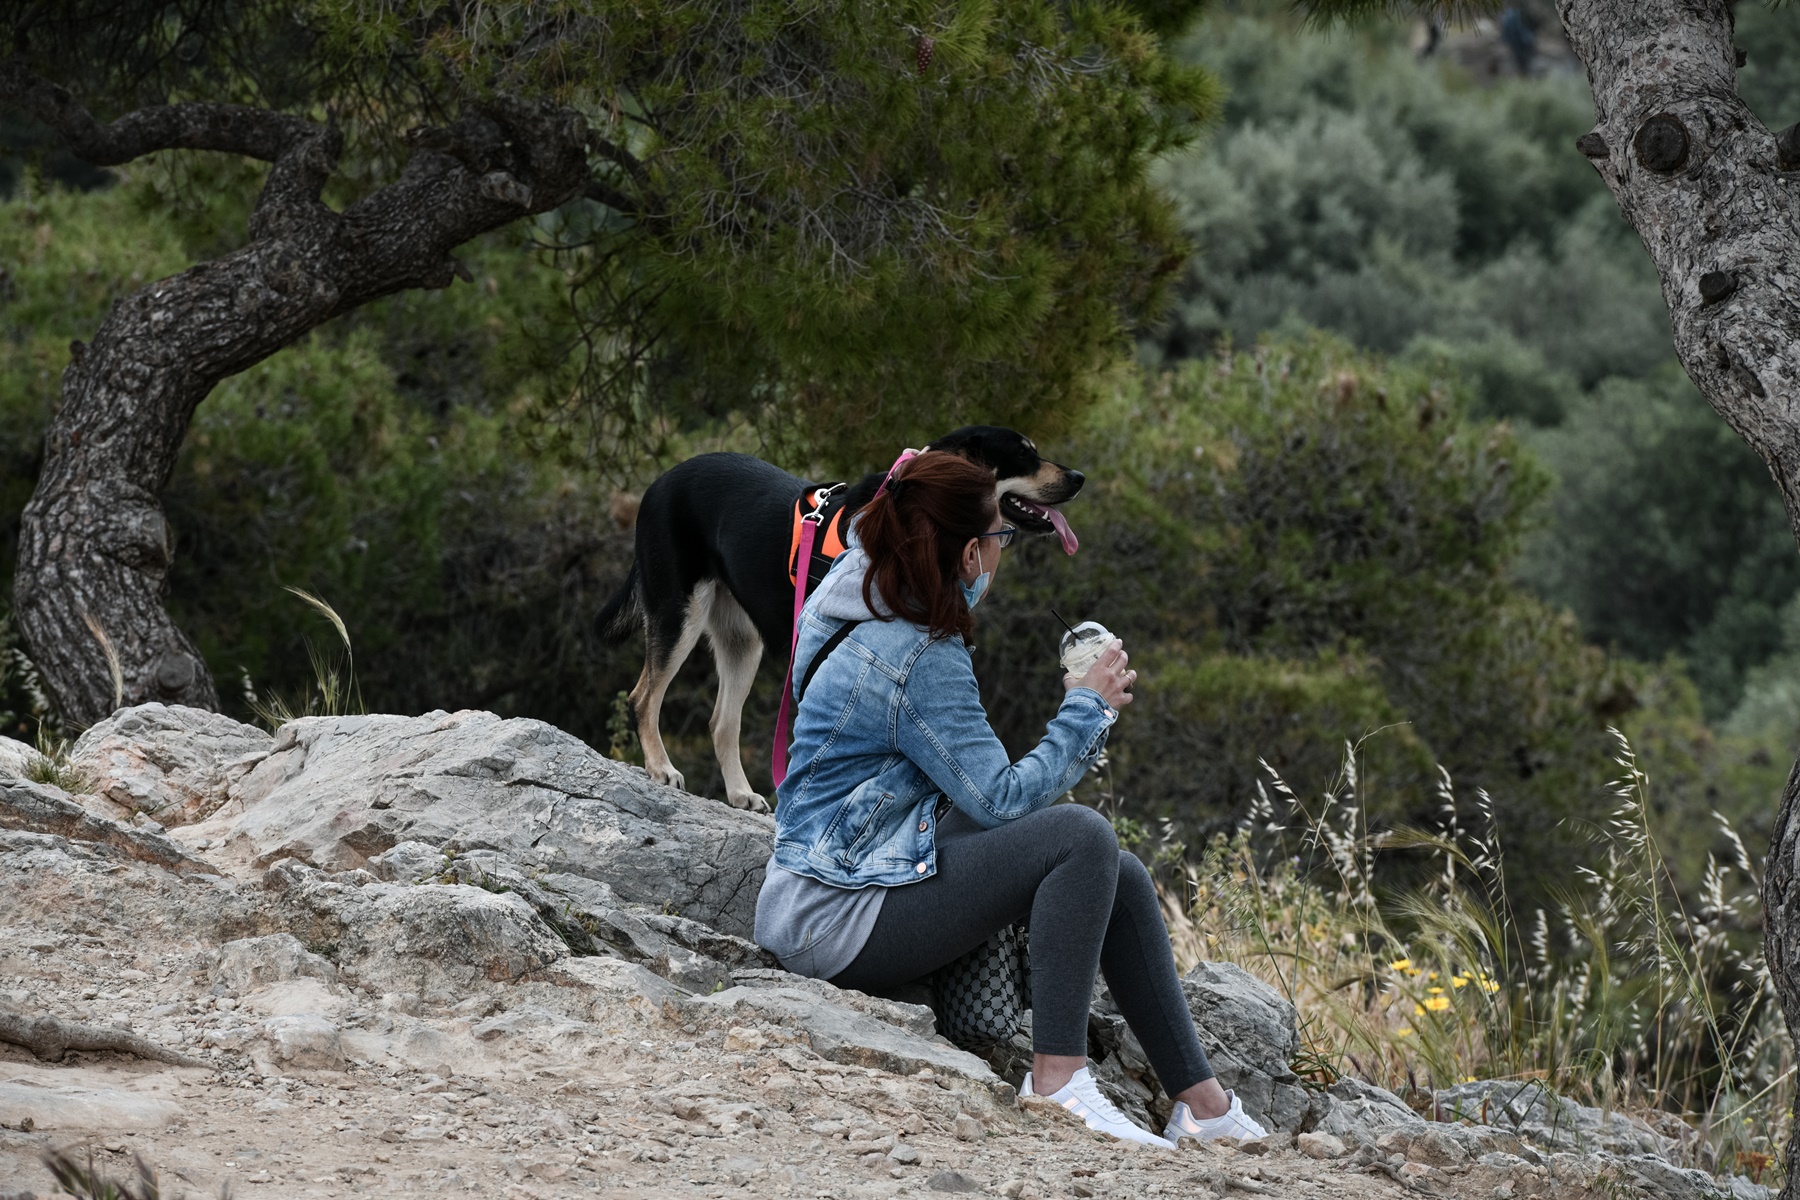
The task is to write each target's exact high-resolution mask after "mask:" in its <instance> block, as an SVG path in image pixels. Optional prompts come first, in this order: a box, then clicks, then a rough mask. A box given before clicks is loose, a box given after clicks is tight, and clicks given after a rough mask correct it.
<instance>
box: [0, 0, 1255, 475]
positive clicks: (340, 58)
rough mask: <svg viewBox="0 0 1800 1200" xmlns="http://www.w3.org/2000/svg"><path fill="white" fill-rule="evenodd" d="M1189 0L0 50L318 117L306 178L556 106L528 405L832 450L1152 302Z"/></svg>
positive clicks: (82, 20)
mask: <svg viewBox="0 0 1800 1200" xmlns="http://www.w3.org/2000/svg"><path fill="white" fill-rule="evenodd" d="M1194 7H1195V5H1194V4H1192V3H1190V2H1187V0H1174V2H1166V0H1165V2H1162V3H1152V4H1148V5H1147V6H1146V7H1145V8H1144V9H1143V10H1142V11H1141V12H1140V11H1139V10H1138V9H1136V8H1134V7H1132V6H1129V5H1121V4H1098V3H1081V4H1074V5H1041V4H1034V3H1031V2H1029V0H884V2H881V3H871V4H857V5H814V4H803V3H793V2H767V0H728V2H717V0H650V2H635V3H628V2H626V0H530V2H526V0H454V2H451V0H308V2H305V3H300V4H297V5H296V4H276V3H269V2H264V0H246V2H245V3H242V4H220V3H218V2H217V0H178V2H176V3H165V2H164V0H154V2H153V0H70V2H69V3H66V4H58V5H49V6H46V5H27V6H25V8H24V10H23V12H22V14H21V15H19V16H17V17H14V18H12V19H11V20H10V21H8V20H7V19H4V18H0V56H12V57H17V58H19V59H21V60H22V61H23V62H25V63H26V64H27V65H28V66H30V67H31V68H32V69H34V70H36V71H38V72H39V73H40V74H42V75H44V76H45V77H46V78H49V79H51V80H52V81H54V82H59V83H62V84H64V85H66V86H68V87H69V88H70V89H71V90H72V91H73V92H74V93H75V94H76V96H77V99H79V100H81V101H82V102H84V103H87V104H89V105H91V106H92V107H94V108H95V109H96V111H97V113H99V114H100V115H102V116H104V117H112V116H116V115H118V114H120V113H122V112H126V111H130V110H131V109H132V108H134V107H136V106H139V105H142V104H146V103H157V102H165V101H171V100H175V101H179V100H211V101H224V102H230V103H238V104H250V105H256V106H259V107H269V108H277V109H282V110H285V111H291V112H296V113H299V114H303V115H306V116H308V117H311V118H313V119H317V120H326V119H329V120H331V121H333V122H335V123H336V124H337V125H338V127H339V128H340V129H342V130H343V132H344V135H345V142H346V152H345V154H344V157H343V160H342V162H341V165H340V169H339V171H338V173H337V175H336V177H335V178H334V180H333V181H332V183H331V185H330V186H329V188H328V190H327V198H328V199H329V200H331V201H332V202H334V203H337V204H343V203H346V202H349V201H351V200H354V199H355V198H357V197H359V196H360V195H362V194H365V193H367V192H368V191H370V190H371V189H372V188H374V187H378V186H380V185H381V184H383V183H385V182H388V181H390V180H391V179H392V178H393V177H394V176H395V175H396V174H397V173H398V171H399V169H400V167H401V166H402V164H403V162H404V160H405V158H406V156H407V155H408V154H410V153H413V152H414V147H413V146H412V145H411V144H409V142H408V136H409V134H410V133H412V131H415V130H417V129H418V128H420V127H424V126H435V125H442V124H445V123H447V122H449V121H450V120H453V119H457V118H460V117H466V116H467V114H469V113H470V112H479V111H480V110H481V106H483V105H490V104H501V103H527V104H535V103H546V102H554V103H557V104H561V105H565V106H568V107H569V108H571V109H573V110H574V111H575V112H576V113H578V114H579V115H580V118H581V119H582V120H583V121H585V123H586V124H587V126H588V131H589V145H590V147H591V161H592V165H593V169H594V173H595V176H594V182H593V184H592V185H591V186H590V188H589V191H588V194H587V196H586V197H585V198H584V199H581V200H578V201H575V202H572V203H571V204H568V205H565V206H564V207H563V208H562V209H560V210H558V211H557V212H555V213H552V214H547V215H546V216H544V217H541V218H539V219H537V220H536V221H534V222H532V223H531V225H530V227H529V229H528V231H527V232H528V234H529V237H530V239H531V240H532V241H533V242H535V243H536V244H537V245H538V247H539V248H540V249H541V250H542V251H543V252H544V253H545V254H547V255H548V256H550V257H551V258H552V260H553V261H554V262H555V263H556V265H557V266H558V267H560V268H561V270H562V271H563V273H564V277H565V282H566V285H567V294H566V300H567V303H566V305H565V308H564V310H563V311H562V312H560V313H558V314H556V316H555V319H553V320H550V321H547V322H544V323H543V324H542V325H541V326H540V327H539V329H538V331H537V332H538V333H539V335H540V337H539V341H540V346H539V353H538V358H539V360H540V365H541V366H542V367H543V369H544V375H545V380H544V383H543V386H542V387H541V389H540V390H539V394H538V395H537V396H536V397H535V398H534V399H535V406H536V411H537V413H538V415H539V416H542V417H545V418H548V419H549V424H548V426H547V428H548V429H549V430H551V431H552V432H551V434H550V436H551V438H552V439H553V440H558V441H560V442H563V443H566V444H567V445H568V446H569V447H570V448H580V449H586V450H590V451H595V452H596V453H597V455H598V456H600V457H605V456H607V455H608V454H609V453H617V451H618V449H619V448H620V447H622V446H623V447H626V448H628V449H629V450H650V451H653V452H654V451H655V450H657V449H660V448H661V439H662V438H663V437H665V436H666V435H667V433H668V432H669V429H670V423H671V422H672V423H673V424H674V425H675V426H680V425H681V423H682V422H684V421H692V420H695V419H707V418H715V417H718V416H721V415H724V414H726V413H731V412H741V413H745V414H748V415H749V416H750V417H751V418H752V419H753V420H754V421H756V423H757V424H758V426H759V428H761V429H763V430H764V431H765V432H766V434H767V435H768V436H769V437H770V438H771V439H773V440H774V441H776V442H783V443H786V444H787V445H788V446H791V447H799V448H802V449H806V450H812V449H814V448H819V452H820V453H821V455H822V456H824V457H834V458H840V459H842V460H843V461H845V462H857V463H861V462H862V461H864V460H865V459H867V458H870V457H873V455H872V454H871V451H870V447H872V446H880V447H882V448H884V449H885V448H891V447H892V446H896V445H904V444H907V443H908V442H909V441H911V440H913V438H914V437H915V436H916V433H917V431H918V430H919V429H921V428H949V427H953V426H954V425H956V424H959V423H962V422H964V421H967V420H970V419H975V418H977V417H979V418H980V419H982V420H988V421H992V422H995V423H1011V424H1015V425H1018V426H1021V427H1026V428H1030V429H1032V430H1033V431H1034V432H1038V433H1051V432H1054V430H1055V428H1056V427H1057V425H1058V423H1059V421H1066V419H1067V417H1068V414H1070V413H1072V412H1074V411H1075V410H1078V409H1079V408H1080V407H1081V405H1082V403H1083V401H1084V400H1085V399H1087V398H1088V397H1090V396H1091V395H1092V393H1093V391H1094V387H1095V380H1096V372H1097V371H1099V370H1100V369H1101V368H1102V367H1104V366H1105V365H1107V364H1108V363H1110V362H1112V361H1114V360H1116V358H1117V357H1118V354H1119V352H1120V351H1121V350H1122V349H1123V348H1125V347H1126V345H1127V337H1128V333H1129V331H1130V330H1132V329H1133V328H1135V327H1137V326H1138V325H1139V324H1140V323H1141V322H1143V321H1144V320H1146V319H1148V318H1149V317H1152V316H1154V314H1155V312H1156V311H1157V309H1158V307H1159V305H1160V304H1161V302H1162V299H1163V297H1164V294H1165V291H1166V287H1167V284H1168V282H1169V281H1170V279H1171V278H1172V277H1173V276H1174V274H1175V272H1176V271H1177V270H1178V269H1179V267H1180V265H1181V263H1182V261H1183V259H1184V257H1185V244H1184V242H1183V240H1182V238H1181V236H1180V234H1179V231H1178V230H1177V229H1176V226H1175V222H1174V220H1173V217H1172V215H1171V212H1170V207H1169V204H1168V202H1167V200H1166V198H1165V197H1164V196H1163V195H1162V194H1161V193H1160V192H1159V191H1158V190H1157V189H1156V188H1155V187H1154V186H1153V185H1152V183H1151V182H1150V180H1149V178H1148V172H1149V167H1150V164H1151V162H1152V160H1153V159H1155V158H1156V157H1157V156H1159V155H1161V154H1164V153H1167V152H1168V151H1170V150H1172V149H1174V148H1176V147H1179V146H1181V145H1183V144H1184V143H1186V142H1187V141H1188V140H1189V139H1191V138H1192V137H1193V136H1194V135H1195V133H1196V132H1197V131H1198V130H1199V129H1200V128H1201V127H1202V125H1203V124H1204V122H1205V120H1206V119H1207V118H1208V117H1210V116H1211V115H1212V114H1213V112H1214V111H1215V110H1216V108H1217V106H1218V101H1219V89H1218V87H1217V85H1216V82H1215V81H1213V80H1212V78H1211V77H1210V76H1209V75H1208V74H1207V73H1206V72H1205V71H1204V70H1203V69H1200V68H1196V67H1192V66H1188V65H1185V64H1182V63H1179V62H1177V61H1175V60H1174V59H1172V58H1171V57H1169V56H1168V55H1166V54H1165V53H1164V51H1163V47H1162V43H1161V38H1160V33H1161V32H1163V31H1166V30H1171V29H1174V28H1177V27H1179V26H1180V25H1181V24H1183V23H1184V21H1185V18H1186V16H1187V15H1188V13H1189V12H1190V11H1191V10H1192V9H1193V8H1194ZM164 157H165V159H166V160H168V163H169V164H171V165H169V166H167V167H166V169H167V170H169V171H170V172H171V173H172V179H173V182H172V184H171V186H170V189H169V192H170V195H171V198H178V197H179V196H181V195H182V194H198V195H204V194H205V193H206V192H207V191H208V187H207V185H208V184H209V183H212V184H217V185H220V186H223V187H225V188H226V189H227V190H233V191H236V192H241V193H243V194H244V196H245V197H246V207H247V203H248V199H249V198H250V197H252V196H254V194H255V189H256V187H257V185H258V182H259V177H260V173H259V171H257V170H255V169H249V168H247V169H245V170H244V171H237V172H235V173H234V172H233V170H226V171H225V172H224V174H222V175H221V174H220V171H219V168H218V167H217V165H216V164H217V160H216V158H215V159H212V160H210V161H211V162H212V163H213V165H212V166H208V165H206V163H207V161H209V160H203V159H199V158H195V157H194V156H192V155H185V156H184V155H183V154H181V153H179V152H176V153H173V154H170V155H166V156H164ZM159 169H164V168H159ZM216 227H217V226H216V225H215V228H216ZM214 249H217V247H214ZM821 426H822V427H825V428H829V429H830V430H831V431H832V436H831V437H829V438H815V437H814V433H813V431H814V430H815V429H817V428H819V427H821ZM846 433H848V434H849V436H846Z"/></svg>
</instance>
